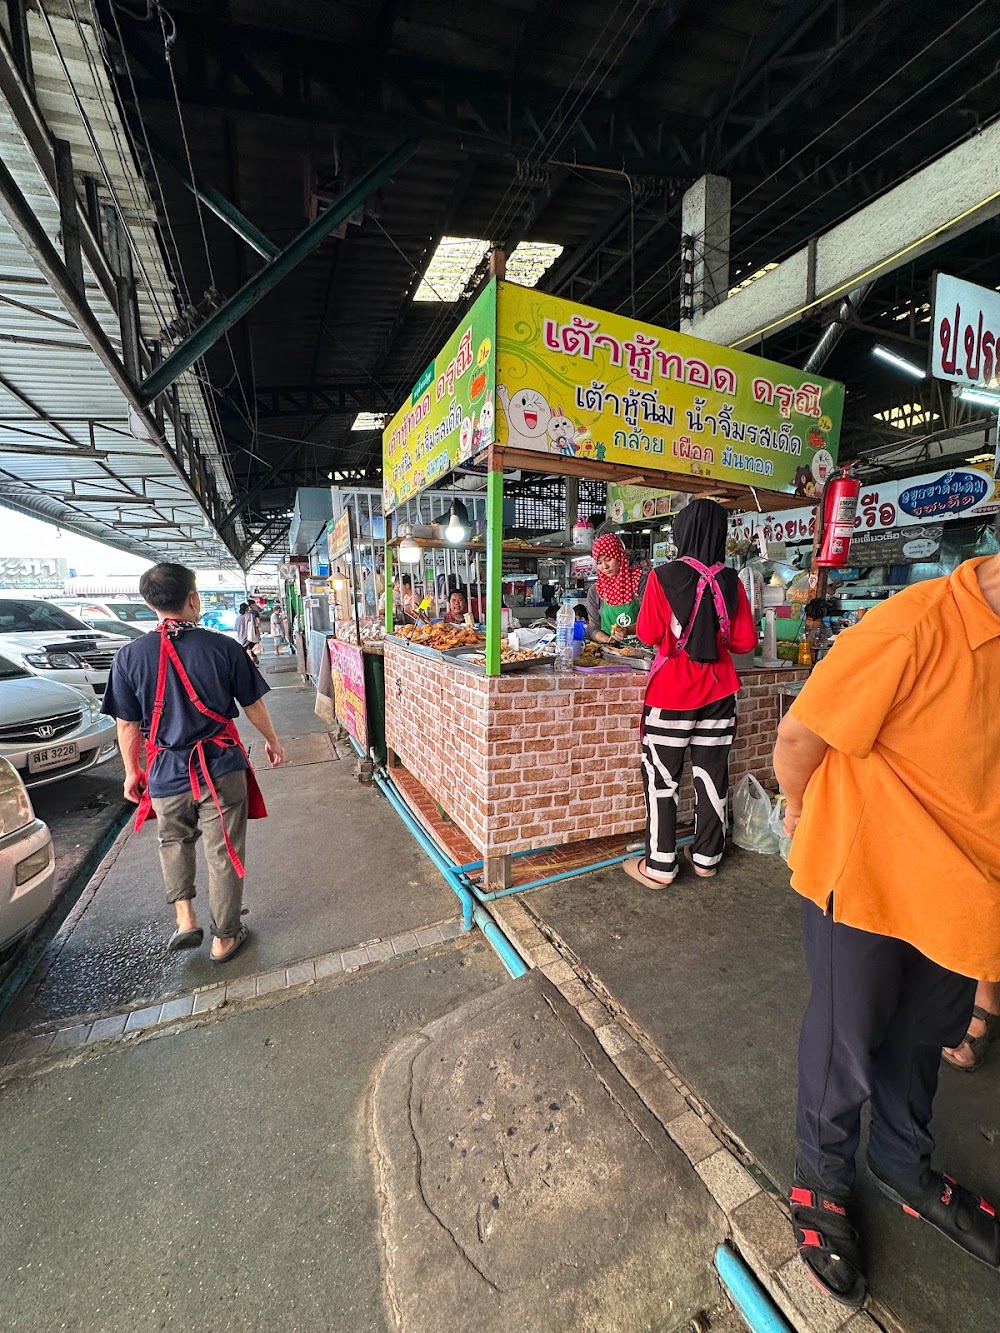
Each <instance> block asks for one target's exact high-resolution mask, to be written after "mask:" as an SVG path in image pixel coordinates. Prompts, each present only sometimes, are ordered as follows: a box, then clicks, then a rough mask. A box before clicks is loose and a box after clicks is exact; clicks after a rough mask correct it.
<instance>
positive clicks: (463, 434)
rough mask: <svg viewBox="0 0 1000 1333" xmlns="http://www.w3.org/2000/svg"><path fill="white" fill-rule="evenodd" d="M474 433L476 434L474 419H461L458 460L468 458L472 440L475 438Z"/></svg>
mask: <svg viewBox="0 0 1000 1333" xmlns="http://www.w3.org/2000/svg"><path fill="white" fill-rule="evenodd" d="M475 432H476V418H475V417H474V416H473V417H463V418H462V426H461V429H460V431H459V435H458V439H459V448H460V450H461V452H460V454H459V457H460V458H462V459H465V458H468V457H469V455H470V454H471V453H472V449H473V439H474V437H475Z"/></svg>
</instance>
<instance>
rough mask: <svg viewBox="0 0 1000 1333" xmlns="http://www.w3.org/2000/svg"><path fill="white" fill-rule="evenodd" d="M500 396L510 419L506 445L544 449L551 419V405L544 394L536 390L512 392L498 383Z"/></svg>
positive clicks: (512, 447) (516, 447)
mask: <svg viewBox="0 0 1000 1333" xmlns="http://www.w3.org/2000/svg"><path fill="white" fill-rule="evenodd" d="M497 397H498V398H499V399H500V405H501V407H502V408H503V410H504V415H505V416H506V418H507V447H508V448H510V449H540V448H541V449H544V448H545V447H546V441H547V437H548V430H549V422H550V421H551V420H552V408H551V407H549V405H548V402H547V401H546V399H545V395H544V394H542V393H539V391H538V390H537V389H518V390H517V392H516V393H513V394H512V393H510V392H509V390H508V389H506V388H505V387H504V385H502V384H498V385H497Z"/></svg>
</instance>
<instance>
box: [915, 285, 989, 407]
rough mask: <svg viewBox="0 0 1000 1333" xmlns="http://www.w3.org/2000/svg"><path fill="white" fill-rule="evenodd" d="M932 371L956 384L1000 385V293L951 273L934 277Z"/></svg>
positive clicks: (934, 374)
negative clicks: (999, 352)
mask: <svg viewBox="0 0 1000 1333" xmlns="http://www.w3.org/2000/svg"><path fill="white" fill-rule="evenodd" d="M931 328H932V330H933V332H932V334H931V374H932V375H933V376H934V377H935V379H939V380H953V381H954V382H955V383H956V384H967V385H970V386H972V385H977V386H979V387H980V388H984V389H985V388H989V389H995V388H997V387H998V385H1000V368H998V365H997V357H998V353H997V347H998V344H1000V293H998V292H995V291H994V290H993V289H992V288H991V287H980V286H978V284H977V283H974V282H963V281H962V279H961V278H952V277H950V276H949V275H948V274H947V273H939V274H938V275H937V277H936V278H935V281H934V313H933V316H932V319H931Z"/></svg>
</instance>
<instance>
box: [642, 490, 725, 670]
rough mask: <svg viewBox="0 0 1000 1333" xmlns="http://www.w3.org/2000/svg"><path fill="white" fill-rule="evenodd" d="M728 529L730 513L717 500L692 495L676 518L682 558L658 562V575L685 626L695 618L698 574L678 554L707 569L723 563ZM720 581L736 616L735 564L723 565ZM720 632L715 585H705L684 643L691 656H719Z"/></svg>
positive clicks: (676, 538)
mask: <svg viewBox="0 0 1000 1333" xmlns="http://www.w3.org/2000/svg"><path fill="white" fill-rule="evenodd" d="M728 532H729V518H728V516H727V514H726V511H725V510H724V509H723V507H722V505H720V504H716V502H715V501H714V500H692V501H691V502H690V503H689V504H687V505H686V506H685V507H684V508H683V509H682V510H681V512H680V513H679V514H678V515H677V517H676V518H675V519H674V545H675V546H676V547H677V556H678V558H677V559H676V560H671V561H670V563H669V564H666V565H659V566H658V567H657V569H656V577H657V578H658V579H659V581H660V586H661V587H662V588H663V591H664V593H665V595H666V598H667V601H668V602H669V603H670V609H671V611H672V612H673V613H674V616H675V617H676V619H677V621H678V622H679V624H680V626H681V629H682V630H683V629H684V627H685V626H686V625H687V623H688V621H689V620H690V619H691V612H692V611H693V610H694V599H695V593H696V592H697V591H698V574H697V573H696V571H695V570H693V569H692V568H691V566H690V565H685V564H683V563H682V561H681V559H680V557H681V556H690V557H691V559H693V560H698V561H699V562H700V563H701V564H703V565H705V566H707V567H708V568H709V569H710V568H711V567H712V565H718V564H721V563H722V562H723V561H724V560H725V558H726V536H727V534H728ZM716 581H717V582H718V585H719V587H720V589H721V590H722V595H723V597H724V598H725V602H726V610H727V611H728V612H729V618H730V620H732V618H733V616H735V615H736V605H737V600H736V599H737V594H738V592H739V586H740V581H739V578H738V577H737V574H736V571H735V570H734V569H723V570H722V571H721V572H720V573H719V574H717V575H716ZM718 633H719V617H718V615H717V614H716V610H715V601H714V599H713V597H712V590H711V588H706V589H705V592H704V593H703V594H702V599H701V605H700V606H699V607H698V615H697V616H696V618H695V622H694V625H693V626H692V627H691V633H690V635H689V637H688V641H687V644H686V646H685V651H686V652H687V655H688V656H689V657H690V658H691V659H692V661H695V662H717V661H718V660H719V649H718V643H717V635H718Z"/></svg>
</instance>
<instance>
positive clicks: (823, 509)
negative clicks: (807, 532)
mask: <svg viewBox="0 0 1000 1333" xmlns="http://www.w3.org/2000/svg"><path fill="white" fill-rule="evenodd" d="M860 494H861V481H860V479H859V477H858V474H857V473H856V472H855V470H854V464H853V463H850V464H848V465H847V466H846V467H843V468H838V469H837V470H836V471H834V472H831V473H830V475H829V477H827V479H826V484H825V486H824V487H823V495H822V498H821V500H820V503H819V524H820V526H819V541H818V543H817V550H816V564H817V565H818V566H820V567H821V568H824V569H840V568H842V567H843V566H844V565H846V564H847V558H848V555H849V554H850V550H851V538H852V537H853V536H854V519H855V516H856V515H857V512H858V496H859V495H860Z"/></svg>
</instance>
